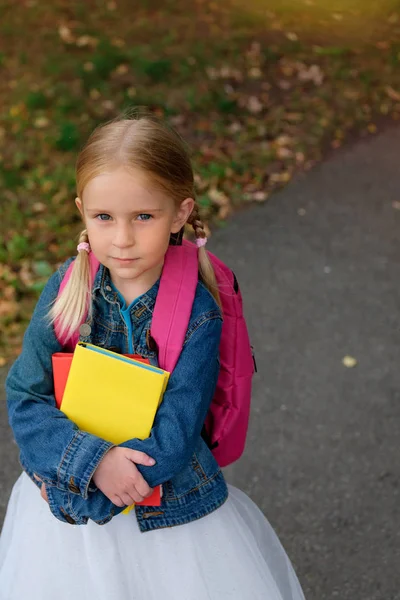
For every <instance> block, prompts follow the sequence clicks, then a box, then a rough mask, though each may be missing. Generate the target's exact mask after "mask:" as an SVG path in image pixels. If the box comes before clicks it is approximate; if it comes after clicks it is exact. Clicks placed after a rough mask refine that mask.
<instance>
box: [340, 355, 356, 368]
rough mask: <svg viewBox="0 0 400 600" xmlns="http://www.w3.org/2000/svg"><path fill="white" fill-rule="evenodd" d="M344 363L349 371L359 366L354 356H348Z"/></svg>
mask: <svg viewBox="0 0 400 600" xmlns="http://www.w3.org/2000/svg"><path fill="white" fill-rule="evenodd" d="M342 363H343V364H344V366H345V367H347V368H348V369H352V368H353V367H355V366H356V365H357V360H356V359H355V358H354V357H353V356H348V355H347V356H345V357H344V358H343V360H342Z"/></svg>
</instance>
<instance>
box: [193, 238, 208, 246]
mask: <svg viewBox="0 0 400 600" xmlns="http://www.w3.org/2000/svg"><path fill="white" fill-rule="evenodd" d="M206 244H207V238H206V237H203V238H197V239H196V246H197V247H198V248H201V247H202V246H205V245H206Z"/></svg>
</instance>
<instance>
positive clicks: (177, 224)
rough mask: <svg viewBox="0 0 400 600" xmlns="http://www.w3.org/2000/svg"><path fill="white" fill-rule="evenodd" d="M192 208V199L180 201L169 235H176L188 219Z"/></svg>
mask: <svg viewBox="0 0 400 600" xmlns="http://www.w3.org/2000/svg"><path fill="white" fill-rule="evenodd" d="M193 208H194V200H193V198H186V200H182V202H181V203H180V206H179V208H178V210H177V211H176V214H175V218H174V220H173V221H172V226H171V233H178V231H180V230H181V229H182V227H183V226H184V224H185V223H186V221H187V220H188V218H189V217H190V215H191V213H192V210H193Z"/></svg>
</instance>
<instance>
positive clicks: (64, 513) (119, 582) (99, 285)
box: [0, 115, 304, 600]
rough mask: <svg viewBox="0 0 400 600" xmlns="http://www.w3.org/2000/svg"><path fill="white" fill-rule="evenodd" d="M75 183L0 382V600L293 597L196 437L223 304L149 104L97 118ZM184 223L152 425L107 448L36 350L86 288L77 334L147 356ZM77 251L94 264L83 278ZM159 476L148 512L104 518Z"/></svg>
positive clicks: (254, 521)
mask: <svg viewBox="0 0 400 600" xmlns="http://www.w3.org/2000/svg"><path fill="white" fill-rule="evenodd" d="M77 191H78V198H77V199H76V205H77V207H78V209H79V211H80V213H81V215H82V218H83V221H84V224H85V230H84V231H83V232H82V234H81V236H80V241H79V245H78V255H77V257H76V258H75V259H74V258H73V259H70V260H68V261H67V262H66V263H65V264H64V265H63V266H62V267H61V268H60V270H59V271H58V272H57V273H55V274H54V275H53V276H52V277H51V278H50V280H49V281H48V283H47V285H46V287H45V289H44V291H43V293H42V295H41V298H40V299H39V302H38V304H37V306H36V309H35V311H34V314H33V316H32V320H31V323H30V325H29V327H28V329H27V331H26V334H25V337H24V345H23V351H22V354H21V356H20V357H19V358H18V360H17V361H16V362H15V363H14V365H13V367H12V368H11V370H10V373H9V376H8V379H7V382H6V391H7V402H8V411H9V419H10V424H11V427H12V429H13V432H14V435H15V439H16V442H17V444H18V446H19V449H20V459H21V464H22V467H23V471H24V472H23V474H22V475H21V476H20V478H19V479H18V481H17V482H16V484H15V486H14V489H13V491H12V494H11V498H10V502H9V506H8V510H7V515H6V519H5V523H4V527H3V531H2V536H1V538H0V598H1V600H23V599H25V598H27V599H28V598H29V600H55V599H57V600H72V599H73V600H87V598H96V599H97V600H111V599H112V600H113V599H114V598H115V599H116V600H153V599H154V600H155V599H157V600H159V599H160V598H164V599H171V600H172V599H174V600H192V599H193V600H206V599H207V600H208V599H213V600H222V599H223V598H227V599H228V598H229V599H231V600H243V599H245V598H246V599H247V598H251V599H252V600H258V599H265V600H302V599H303V598H304V597H303V594H302V591H301V588H300V585H299V583H298V580H297V578H296V575H295V573H294V571H293V569H292V566H291V564H290V561H289V559H288V558H287V556H286V554H285V552H284V550H283V548H282V546H281V545H280V543H279V541H278V539H277V537H276V536H275V534H274V532H273V530H272V528H271V526H270V525H269V523H268V522H267V520H266V519H265V517H264V516H263V515H262V513H261V512H260V511H259V509H258V508H257V507H256V506H255V504H254V503H253V502H252V501H251V500H250V499H249V498H248V497H247V496H246V495H245V494H243V493H242V492H240V491H239V490H237V489H236V488H234V487H232V486H227V484H226V483H225V480H224V477H223V475H222V472H221V470H220V468H219V467H218V464H217V463H216V461H215V459H214V457H213V455H212V453H211V451H210V450H209V448H208V446H207V444H206V443H205V441H204V440H203V437H202V435H201V431H202V426H203V424H204V420H205V417H206V414H207V411H208V408H209V405H210V402H211V399H212V397H213V393H214V389H215V385H216V381H217V378H218V371H219V359H218V348H219V341H220V334H221V325H222V314H221V309H220V306H219V294H218V289H217V286H216V280H215V276H214V273H213V270H212V267H211V265H210V262H209V260H208V257H207V253H206V251H205V248H204V244H205V242H206V238H205V233H204V228H203V225H202V222H201V220H200V218H199V213H198V207H197V205H196V202H195V200H194V198H195V193H194V184H193V172H192V167H191V164H190V160H189V158H188V155H187V153H186V151H185V148H184V145H183V143H182V141H181V139H180V138H179V136H178V135H177V134H176V133H175V132H174V131H173V130H171V129H170V128H168V127H167V126H166V125H164V124H162V123H160V122H159V121H158V120H157V119H155V118H154V117H151V116H149V115H147V116H141V117H137V118H136V119H123V120H120V121H115V122H112V123H109V124H106V125H104V126H102V127H100V128H98V129H97V130H95V132H94V133H93V134H92V136H91V137H90V138H89V141H88V142H87V144H86V146H85V147H84V149H83V150H82V152H81V154H80V156H79V158H78V162H77ZM185 223H189V224H191V225H192V226H193V229H194V233H195V236H196V239H197V242H198V244H197V245H198V246H199V281H198V285H197V291H196V297H195V301H194V305H193V309H192V314H191V318H190V323H189V327H188V330H187V334H186V339H185V344H184V347H183V350H182V353H181V355H180V358H179V361H178V363H177V366H176V368H175V369H174V371H173V373H172V374H171V377H170V381H169V384H168V388H167V390H166V392H165V395H164V399H163V402H162V404H161V406H160V408H159V410H158V413H157V416H156V420H155V423H154V427H153V430H152V434H151V436H150V437H149V438H148V439H145V440H143V441H141V440H138V439H133V440H129V441H128V442H126V443H125V444H123V445H121V446H116V447H115V446H113V445H112V444H110V443H108V442H106V441H105V440H102V439H100V438H97V437H96V436H93V435H90V434H88V433H86V432H84V431H80V430H78V428H77V427H76V425H75V424H74V423H73V422H72V421H70V420H69V419H68V418H67V417H66V416H65V415H64V414H63V413H62V412H61V411H59V410H58V409H57V408H56V406H55V399H54V389H53V378H52V368H51V357H52V354H53V353H55V352H60V351H62V348H61V345H60V343H59V342H58V339H57V337H56V335H55V330H54V323H55V321H56V320H57V319H58V320H59V322H60V324H61V327H62V328H63V330H64V331H74V330H76V328H77V327H79V323H81V322H82V316H83V315H84V311H85V305H86V301H87V298H88V295H89V296H90V299H91V302H90V304H91V306H90V312H89V316H88V319H87V320H86V323H85V324H84V325H82V326H81V328H80V339H81V340H82V341H87V342H91V343H93V344H96V345H98V346H103V347H106V348H113V349H118V351H120V352H122V353H131V354H139V355H141V356H144V357H147V358H149V359H150V360H151V361H153V364H156V360H157V357H156V353H155V350H154V348H153V347H152V344H151V343H150V342H151V339H150V338H149V335H148V332H149V328H150V323H151V318H152V310H153V308H154V304H155V300H156V297H157V291H158V285H159V280H160V276H161V272H162V268H163V261H164V256H165V253H166V251H167V249H168V245H169V244H170V243H171V242H172V241H173V240H174V239H175V240H176V236H177V235H179V233H180V232H181V230H182V227H183V226H184V225H185ZM89 252H93V254H94V256H95V257H96V258H97V259H98V260H99V262H100V264H101V266H100V269H99V271H98V273H97V275H96V278H95V281H94V285H93V286H92V289H88V288H89V286H88V283H87V281H88V273H89ZM72 260H74V261H75V262H74V268H73V272H72V275H71V279H70V281H69V283H68V285H67V286H66V288H65V290H64V292H63V293H62V294H61V295H60V296H59V297H58V298H57V296H58V291H59V287H60V282H61V280H62V277H63V275H64V274H65V271H66V269H67V267H68V266H69V264H70V263H71V261H72ZM159 484H162V485H163V498H162V505H161V506H160V507H150V508H149V507H143V506H136V508H135V511H132V512H130V513H129V514H128V515H126V514H119V513H120V512H121V511H122V510H123V509H124V507H125V506H127V505H130V504H132V503H134V502H140V501H141V500H142V499H143V498H145V497H147V496H148V495H149V494H150V493H151V491H152V488H153V487H154V486H156V485H159ZM79 525H83V526H81V527H80V526H79Z"/></svg>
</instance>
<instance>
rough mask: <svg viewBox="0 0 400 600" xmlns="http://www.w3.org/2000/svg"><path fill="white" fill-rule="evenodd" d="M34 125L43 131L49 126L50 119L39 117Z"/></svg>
mask: <svg viewBox="0 0 400 600" xmlns="http://www.w3.org/2000/svg"><path fill="white" fill-rule="evenodd" d="M33 124H34V126H35V127H36V128H37V129H43V128H44V127H47V126H48V125H49V119H48V118H47V117H38V118H37V119H35V121H34V123H33Z"/></svg>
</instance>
